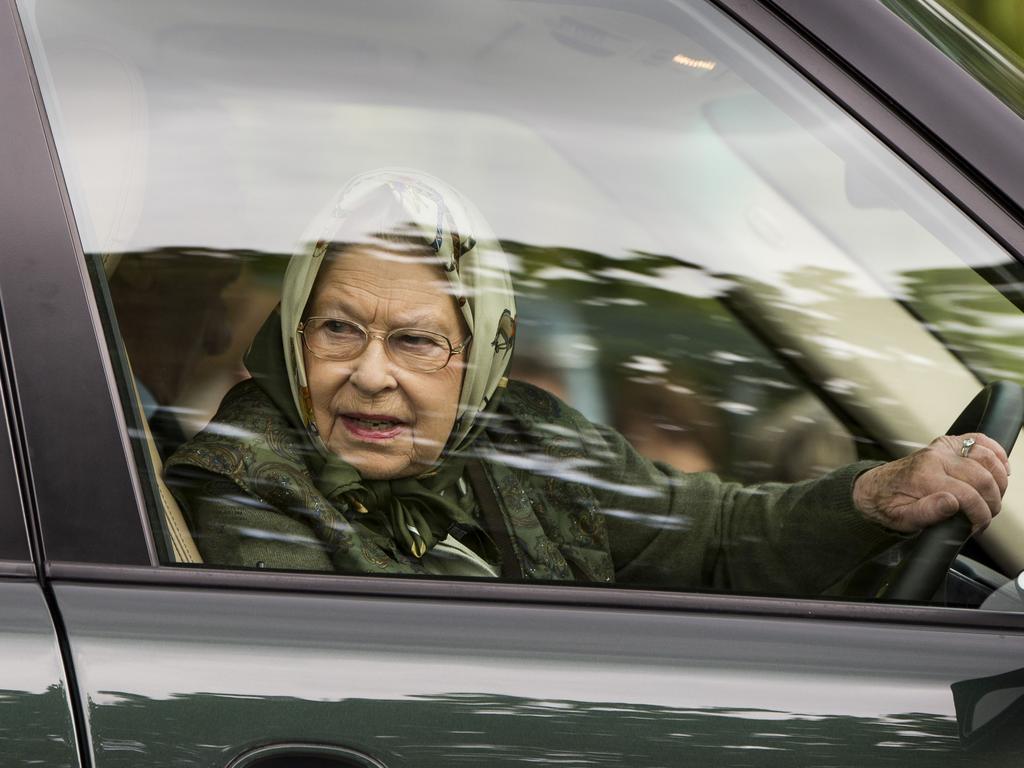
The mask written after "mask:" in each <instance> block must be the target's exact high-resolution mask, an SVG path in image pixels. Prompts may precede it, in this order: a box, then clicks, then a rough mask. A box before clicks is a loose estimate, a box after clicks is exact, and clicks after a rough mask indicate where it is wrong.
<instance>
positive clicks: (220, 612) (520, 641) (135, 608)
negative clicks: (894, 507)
mask: <svg viewBox="0 0 1024 768" xmlns="http://www.w3.org/2000/svg"><path fill="white" fill-rule="evenodd" d="M58 597H59V599H60V600H61V604H62V606H63V609H62V610H63V612H64V615H65V620H66V621H67V622H68V625H69V628H70V630H69V631H71V632H72V635H73V637H74V638H75V641H74V643H73V652H74V654H75V661H76V668H77V669H78V670H79V671H80V682H81V685H82V687H83V690H86V691H88V692H89V695H90V696H91V697H92V698H93V700H94V701H96V702H97V703H111V702H114V701H116V700H117V699H118V698H119V696H120V694H122V693H124V694H138V695H142V696H146V697H149V698H157V699H166V698H168V697H172V696H173V695H174V694H176V693H190V692H210V693H224V694H230V695H240V696H246V695H253V696H295V697H298V698H302V699H307V700H313V701H316V700H339V699H352V698H368V699H404V698H409V697H416V696H431V695H438V696H440V695H444V694H446V693H451V692H458V691H462V692H478V693H484V694H488V695H494V696H510V697H523V698H529V699H537V700H551V701H578V702H584V703H606V704H609V705H614V704H620V705H624V706H628V705H640V704H644V705H652V706H665V707H673V708H678V709H696V708H709V707H721V708H726V709H735V710H765V711H772V712H779V713H790V714H786V715H780V716H784V717H790V716H810V717H817V716H829V715H848V716H865V717H879V716H885V715H889V714H893V713H899V712H924V713H932V714H936V715H942V716H952V715H953V703H952V697H951V694H950V689H949V685H950V684H951V683H952V682H954V681H955V680H956V679H961V678H968V677H982V676H986V675H991V674H993V673H995V672H1001V671H1005V670H1006V669H1007V668H1012V667H1013V666H1014V665H1013V663H1012V661H1013V657H1012V656H1011V645H1010V639H1008V638H1006V637H1002V638H1000V637H999V636H996V635H991V636H989V635H985V634H983V633H964V632H952V631H949V630H940V629H934V630H928V629H917V630H914V629H909V628H901V627H895V626H885V625H856V624H843V625H841V626H840V625H839V624H827V623H821V622H803V621H785V620H777V619H770V618H766V617H760V618H753V617H752V618H749V619H738V618H727V617H718V618H715V617H709V616H696V615H685V614H654V613H637V614H635V615H631V616H628V615H624V614H622V613H618V612H615V611H603V610H599V609H582V608H578V609H565V608H562V609H559V608H554V607H547V608H545V607H535V608H528V607H516V606H512V605H508V606H496V605H491V606H487V605H485V604H482V603H457V602H453V603H447V604H440V603H437V602H436V601H433V600H422V601H419V600H402V599H395V600H376V599H371V598H356V597H342V596H300V595H289V596H273V595H258V594H256V595H254V594H249V595H246V594H244V593H240V592H239V593H235V594H233V595H231V596H230V597H228V596H227V595H226V593H222V592H198V591H189V592H186V591H174V590H158V589H152V588H151V589H146V590H141V591H137V590H126V589H110V588H83V587H74V588H71V587H64V588H61V589H60V590H59V595H58ZM183 617H187V619H186V618H183ZM840 632H841V634H840ZM967 648H970V649H971V652H970V653H967V652H965V649H967ZM1018 661H1019V660H1018Z"/></svg>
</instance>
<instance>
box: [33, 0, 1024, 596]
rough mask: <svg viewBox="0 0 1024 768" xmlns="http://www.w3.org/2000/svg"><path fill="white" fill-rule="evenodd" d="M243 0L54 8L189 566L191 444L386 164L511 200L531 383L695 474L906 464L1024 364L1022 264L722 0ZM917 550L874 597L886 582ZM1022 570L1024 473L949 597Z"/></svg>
mask: <svg viewBox="0 0 1024 768" xmlns="http://www.w3.org/2000/svg"><path fill="white" fill-rule="evenodd" d="M99 5H100V6H102V4H99ZM112 7H113V4H111V8H112ZM219 8H220V10H219V11H217V12H212V11H211V10H210V9H209V8H207V7H206V6H205V4H202V3H180V4H174V5H169V6H166V7H163V8H161V9H159V12H154V9H153V8H149V9H147V11H146V14H145V15H143V14H141V12H139V15H138V16H133V15H132V14H133V11H132V9H130V8H128V9H126V8H123V7H121V6H118V9H119V10H118V12H119V13H125V14H128V15H129V16H130V17H131V18H130V19H129V21H130V23H128V22H126V23H125V24H124V26H123V27H122V26H117V25H109V24H104V23H102V13H99V14H97V13H96V11H95V9H93V11H92V14H91V15H89V16H86V15H84V14H83V13H82V12H80V11H78V10H76V9H75V7H74V4H73V3H69V4H67V7H64V8H60V6H59V4H53V5H48V6H46V7H45V8H44V7H40V8H39V9H38V13H39V14H47V17H46V18H40V19H38V20H37V27H38V29H39V30H42V32H41V33H40V34H42V35H43V36H44V37H43V39H41V40H40V41H38V45H39V47H40V48H41V49H42V50H44V51H45V52H46V60H45V61H44V62H38V63H37V66H38V67H39V69H40V71H42V72H45V73H46V77H47V78H48V83H47V84H46V88H44V92H46V93H49V94H55V95H53V96H51V97H50V101H49V102H48V103H47V109H48V111H49V114H50V115H51V119H52V121H53V123H54V125H55V141H56V144H57V148H58V153H59V155H60V160H61V165H62V169H63V172H64V176H65V179H66V181H67V183H68V187H69V192H70V194H71V198H72V204H73V207H74V209H75V211H76V215H77V225H78V228H79V232H80V236H81V238H82V242H83V248H84V250H85V253H86V259H87V261H88V265H89V270H90V277H91V280H92V286H93V290H94V293H95V296H96V303H97V306H98V308H99V310H100V315H101V318H102V320H103V323H104V331H105V339H106V342H107V345H108V348H109V350H110V356H111V361H112V364H113V366H114V369H115V373H116V378H117V381H118V385H119V387H120V395H121V398H122V402H123V408H124V413H125V419H126V422H127V423H128V424H129V425H130V427H131V428H132V429H133V431H132V433H131V436H132V438H133V448H134V458H135V460H136V463H137V465H138V467H139V474H140V482H141V484H142V485H143V486H144V490H145V492H146V494H147V496H148V498H149V500H150V502H151V504H152V506H153V509H152V510H151V515H152V517H151V519H152V522H153V523H154V530H155V531H156V532H157V536H158V539H160V541H159V542H158V550H159V551H160V552H161V554H162V556H163V558H164V559H165V562H166V563H167V564H192V565H195V564H199V563H201V557H200V555H199V552H198V550H197V548H196V546H195V543H194V542H193V541H192V537H191V535H190V533H189V530H188V525H187V523H186V520H185V517H184V515H182V512H181V510H180V509H179V508H178V505H177V503H176V502H175V500H174V498H173V496H172V495H171V494H170V492H169V491H168V490H167V487H166V485H165V484H164V482H163V479H162V474H161V467H162V462H163V461H164V460H166V458H167V457H168V456H169V455H170V454H171V453H173V451H174V450H175V449H176V448H177V447H178V446H179V445H180V444H181V443H183V442H184V441H185V440H186V439H188V438H189V437H191V436H192V435H194V434H195V433H196V432H198V431H199V430H201V429H203V428H204V427H205V426H206V424H207V423H208V422H209V421H210V419H211V418H212V417H213V415H214V413H215V412H216V408H217V405H218V403H219V402H220V399H221V398H222V397H223V395H224V394H225V393H226V392H227V391H228V389H230V387H231V386H233V385H234V384H236V383H238V382H239V381H241V380H243V379H244V378H246V377H247V376H248V373H247V371H246V370H245V368H244V365H243V363H242V357H243V355H244V353H245V350H246V348H247V346H248V343H249V341H250V340H251V339H252V337H253V336H254V335H255V333H256V331H257V330H258V329H259V327H260V325H261V324H262V322H263V320H264V319H265V317H266V316H267V314H268V313H269V312H270V311H271V310H272V309H273V307H274V306H275V305H276V303H277V293H278V290H279V285H280V280H281V276H282V274H283V269H284V265H285V264H286V262H287V259H288V258H289V254H290V253H291V251H292V248H293V246H294V241H295V238H296V237H297V236H298V235H299V234H300V233H301V232H302V230H303V224H304V221H305V220H306V219H308V218H312V217H313V216H314V214H316V212H317V210H318V208H319V207H320V206H322V205H323V204H324V201H326V200H327V199H329V197H330V193H331V191H332V190H333V189H334V188H336V187H338V186H340V185H342V184H343V183H344V182H345V180H346V179H347V178H348V177H350V176H352V175H354V174H355V173H358V172H361V171H363V170H366V169H367V168H372V167H376V166H402V167H413V168H419V169H423V170H426V171H428V172H431V173H435V174H436V175H438V176H440V177H442V178H444V179H446V180H447V181H449V182H451V183H452V184H453V185H454V186H456V187H458V188H460V189H462V190H463V191H464V192H465V193H466V194H467V196H468V197H470V198H471V199H473V200H474V201H475V202H476V204H477V206H478V207H479V208H480V209H481V210H482V211H483V212H484V214H485V216H487V218H488V219H489V220H490V222H491V224H492V226H493V228H494V230H495V231H496V233H497V235H498V237H499V239H500V241H501V245H502V247H503V248H504V249H505V251H506V252H507V253H508V254H509V256H510V258H511V260H512V263H513V265H514V269H515V275H514V278H515V281H516V287H517V291H518V294H519V298H518V301H519V313H520V334H519V336H518V338H517V349H516V357H515V361H514V368H513V370H512V377H513V378H522V379H524V380H527V381H531V382H533V383H536V384H537V385H538V386H542V387H544V388H546V389H548V390H549V391H551V392H553V393H555V394H557V395H558V396H559V397H561V398H563V399H564V400H565V401H566V402H568V403H569V404H571V405H573V406H574V407H576V408H577V409H579V410H580V411H581V412H582V413H584V415H585V416H587V417H588V418H590V419H592V420H594V421H597V422H601V423H607V424H609V425H611V426H613V427H615V428H616V429H618V430H619V431H620V432H622V433H623V434H624V435H626V437H627V438H628V439H629V440H630V441H631V442H633V444H634V445H635V446H636V447H637V448H638V450H640V451H641V453H644V454H645V455H647V456H648V457H650V458H652V459H655V460H658V461H663V462H665V463H667V464H669V465H671V466H674V467H675V468H677V469H680V470H682V471H704V470H709V471H714V472H717V473H718V474H720V475H722V476H723V477H725V478H727V479H732V480H737V481H741V482H744V483H754V482H763V481H774V480H779V481H786V482H793V481H797V480H801V479H805V478H810V477H815V476H818V475H820V474H823V473H824V472H826V471H828V470H829V469H831V468H834V467H837V466H841V465H843V464H846V463H849V462H852V461H855V460H858V459H866V458H870V459H888V458H894V457H898V456H902V455H905V454H906V453H908V452H910V451H912V450H915V449H916V448H918V447H921V446H923V445H925V444H927V443H928V442H929V441H930V440H931V439H932V438H934V437H935V436H937V435H940V434H943V433H945V432H946V430H947V429H948V428H949V426H950V425H951V424H952V423H953V421H954V419H955V418H956V416H957V415H958V414H959V413H960V411H961V409H962V408H963V407H964V406H966V405H967V403H968V402H970V401H971V399H972V398H973V397H974V396H975V395H976V394H977V393H978V391H979V390H980V389H981V387H982V386H983V385H984V384H985V383H988V382H990V381H994V380H1008V381H1011V382H1016V383H1020V384H1024V368H1022V366H1021V352H1020V349H1021V348H1022V347H1021V343H1020V342H1021V341H1022V340H1024V311H1022V307H1024V297H1022V294H1021V289H1020V286H1021V285H1024V283H1022V282H1021V274H1020V271H1021V270H1020V268H1019V265H1016V264H1015V263H1011V260H1010V258H1009V257H1008V256H1007V255H1006V254H1005V253H1004V252H1003V251H1002V250H1001V249H1000V248H999V247H998V245H997V244H995V243H994V242H993V241H992V240H991V239H990V238H989V237H988V236H987V235H986V234H985V233H984V232H983V231H982V230H980V229H979V228H978V227H977V226H976V225H974V224H973V223H972V222H971V221H970V220H968V219H967V218H966V216H964V215H963V214H962V213H961V212H959V211H958V210H956V209H954V207H953V206H952V205H951V204H950V203H949V202H948V201H947V200H945V199H944V198H943V197H942V196H941V195H940V194H939V193H938V192H937V191H936V190H935V189H934V188H932V187H931V186H930V185H929V184H928V183H927V182H925V181H924V180H923V179H922V178H921V177H919V176H918V175H917V174H916V173H915V171H913V169H911V168H909V167H907V166H906V165H905V164H904V163H903V162H902V161H901V160H899V158H897V157H896V156H895V155H894V154H893V153H892V152H891V151H890V150H889V149H888V148H887V147H886V146H885V145H884V144H883V143H882V142H880V141H879V140H878V139H876V138H875V137H874V136H873V135H871V134H870V133H868V132H867V131H866V130H865V129H864V128H863V127H862V126H860V125H859V124H857V123H856V122H854V121H853V120H852V119H851V118H849V117H848V116H847V115H846V114H845V113H843V112H842V111H841V110H840V109H839V108H838V107H836V106H835V105H834V104H832V103H831V102H829V101H828V99H827V98H825V97H824V96H823V95H821V94H819V93H817V92H814V91H812V90H811V89H810V88H809V87H808V86H807V84H806V83H805V82H803V81H801V80H799V78H797V77H796V76H795V75H794V74H793V73H791V72H790V71H788V70H787V69H786V67H785V65H784V64H782V63H781V62H780V61H778V60H777V59H775V58H774V57H773V56H771V55H770V54H769V53H768V52H767V51H766V50H764V49H762V48H760V47H759V46H758V45H755V44H754V41H753V40H752V38H750V37H749V36H748V35H746V33H744V32H743V31H742V30H740V29H738V28H736V27H734V26H732V25H731V24H729V23H727V21H726V20H724V19H723V18H721V17H719V16H717V15H716V14H715V13H714V12H713V11H712V10H711V9H708V8H704V7H700V6H697V5H696V4H693V5H691V4H681V5H676V4H664V5H659V6H648V7H646V8H645V9H643V10H637V11H635V12H630V11H624V10H611V9H607V8H602V7H585V6H580V5H577V4H572V3H566V4H564V5H558V4H547V5H543V6H534V5H532V4H529V3H522V4H518V3H502V4H500V5H494V6H493V7H492V6H490V5H489V4H487V3H481V4H479V6H478V7H474V8H473V9H467V8H466V7H463V6H460V12H461V13H462V14H463V17H464V18H465V20H466V24H465V28H466V29H471V30H472V34H471V35H469V38H470V40H471V43H465V42H464V41H465V29H463V30H462V31H459V30H454V29H451V28H450V27H449V26H448V25H447V24H446V23H444V21H443V14H439V15H438V16H437V17H434V16H432V15H431V14H428V13H426V12H425V11H423V10H421V9H419V8H416V7H413V6H405V5H401V4H398V5H396V4H394V3H378V4H368V5H366V6H361V9H362V10H361V11H360V14H361V16H360V30H361V32H360V34H358V35H356V34H355V33H350V32H346V28H345V27H343V26H341V25H337V24H330V23H328V22H329V21H330V14H331V13H332V11H331V9H330V8H329V7H325V8H324V9H323V10H322V18H320V19H318V18H317V17H316V15H315V14H306V15H304V16H302V17H301V18H298V17H296V18H292V17H288V16H287V14H286V12H285V11H284V10H283V9H281V8H279V7H278V6H275V5H273V4H264V3H258V4H253V5H252V7H251V8H250V9H249V10H248V11H247V13H246V17H247V19H248V20H247V21H245V22H242V21H241V20H240V19H239V18H238V16H236V12H237V9H236V8H233V6H232V4H231V3H226V4H224V5H223V6H219ZM200 10H201V11H202V13H200ZM111 12H112V11H111ZM396 13H403V14H406V15H408V14H415V15H416V16H417V18H416V21H417V23H406V24H403V25H393V24H389V23H388V22H389V19H390V18H392V17H393V15H394V14H396ZM128 28H130V29H132V30H133V33H132V34H131V35H127V34H125V33H124V31H123V30H124V29H128ZM269 30H274V32H273V34H271V33H270V32H269ZM454 37H458V38H459V42H458V44H456V43H454V42H452V43H450V44H449V43H445V44H440V43H435V44H433V45H430V44H428V41H432V40H433V41H448V40H449V39H450V38H454ZM524 47H526V48H528V49H529V50H530V51H531V56H530V57H523V56H521V55H520V53H519V52H520V51H521V50H523V49H524ZM271 54H273V55H271ZM338 72H345V73H346V76H345V77H339V76H338V75H337V73H338ZM455 83H458V85H456V84H455ZM1011 463H1012V466H1013V469H1014V474H1015V475H1020V476H1022V477H1024V459H1022V458H1021V455H1020V454H1015V455H1013V456H1011ZM794 556H797V557H798V556H799V553H794ZM898 559H899V553H889V554H887V555H886V557H885V558H883V559H882V560H881V561H880V562H879V563H878V564H877V569H876V570H875V571H874V572H873V573H872V574H868V575H865V574H860V575H859V576H856V577H851V580H850V582H849V583H848V584H846V585H845V587H844V589H846V590H847V593H846V594H848V595H850V596H858V597H862V598H863V597H872V596H873V595H874V594H875V590H876V589H877V588H878V586H879V581H880V579H882V578H883V573H884V571H886V570H887V569H889V568H890V567H891V566H892V565H893V563H894V562H895V561H896V560H898ZM1022 569H1024V485H1022V484H1020V483H1019V482H1017V483H1014V482H1011V484H1010V488H1009V491H1008V492H1007V494H1006V497H1005V500H1004V506H1003V512H1002V513H1001V514H1000V516H999V517H998V518H997V520H996V521H995V522H994V523H993V525H992V526H991V527H990V529H989V530H987V531H986V532H985V533H984V534H982V535H981V536H980V537H978V539H977V540H976V542H974V543H972V544H970V545H969V546H968V548H967V549H965V550H964V553H963V554H962V555H961V556H960V558H959V559H958V561H957V564H956V566H955V567H954V570H953V576H951V577H950V580H949V581H947V584H946V585H945V586H944V587H943V588H942V589H940V590H939V593H938V594H936V595H935V596H934V597H933V598H932V599H933V600H934V601H935V602H937V603H944V604H949V605H969V606H981V605H982V604H983V603H984V602H985V600H986V599H987V598H988V597H989V595H991V594H992V593H994V592H996V590H998V589H999V588H1000V587H1002V586H1003V585H1004V584H1006V583H1007V580H1008V579H1012V578H1013V577H1015V576H1016V574H1017V573H1019V572H1020V571H1021V570H1022Z"/></svg>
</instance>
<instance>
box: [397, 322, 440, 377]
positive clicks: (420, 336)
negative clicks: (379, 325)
mask: <svg viewBox="0 0 1024 768" xmlns="http://www.w3.org/2000/svg"><path fill="white" fill-rule="evenodd" d="M451 351H452V348H451V344H449V343H448V339H446V338H445V337H444V336H441V335H439V334H436V333H430V331H419V330H415V329H412V328H401V329H399V330H397V331H394V332H392V333H391V334H390V335H389V336H388V352H389V353H390V354H391V359H392V360H394V361H395V362H396V363H398V364H399V365H401V366H402V367H404V368H408V369H410V370H413V371H436V370H437V369H438V368H443V367H444V366H445V365H446V364H447V363H448V359H449V358H450V357H451Z"/></svg>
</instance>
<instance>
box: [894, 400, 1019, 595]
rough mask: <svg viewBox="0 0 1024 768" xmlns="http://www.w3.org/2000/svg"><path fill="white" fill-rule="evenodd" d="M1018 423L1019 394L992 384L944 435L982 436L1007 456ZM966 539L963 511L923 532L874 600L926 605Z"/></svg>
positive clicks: (968, 527) (968, 525) (968, 532)
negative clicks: (974, 434)
mask: <svg viewBox="0 0 1024 768" xmlns="http://www.w3.org/2000/svg"><path fill="white" fill-rule="evenodd" d="M1022 423H1024V389H1022V388H1021V386H1020V385H1019V384H1014V383H1012V382H1009V381H993V382H991V383H990V384H987V385H986V386H985V388H984V389H982V390H981V392H979V393H978V394H977V395H976V396H975V398H974V399H973V400H971V402H970V404H969V405H968V406H967V407H966V408H965V409H964V410H963V413H961V414H960V415H959V416H958V417H957V420H956V421H954V422H953V426H951V427H950V428H949V431H948V432H946V434H947V435H962V434H964V433H965V432H981V433H983V434H985V435H988V436H989V437H991V438H992V439H993V440H995V441H996V442H997V443H999V444H1000V445H1001V446H1003V449H1004V450H1005V451H1006V453H1007V454H1009V453H1010V451H1011V450H1012V449H1013V444H1014V442H1016V440H1017V435H1018V434H1019V433H1020V429H1021V425H1022ZM970 535H971V523H970V521H969V520H968V519H967V516H966V515H964V514H963V513H962V512H957V513H956V514H955V515H954V516H953V517H951V518H950V519H949V520H944V521H943V522H941V523H937V524H936V525H933V526H932V527H931V528H928V529H926V530H924V531H922V532H921V535H920V536H918V537H917V539H915V540H914V542H913V543H912V544H911V547H910V549H909V550H908V551H907V553H906V554H905V556H904V559H903V565H902V566H901V567H899V568H897V569H896V570H895V571H894V573H893V575H892V577H891V578H890V579H889V581H888V583H887V584H886V586H884V587H883V588H882V589H881V591H880V593H879V596H880V597H882V598H884V599H886V600H907V601H924V600H930V599H931V598H932V596H933V595H934V594H935V593H936V592H937V591H938V589H939V587H940V586H941V585H942V583H943V581H944V580H945V578H946V571H947V570H949V566H950V565H951V564H952V563H953V560H955V559H956V556H957V554H958V553H959V552H960V548H961V547H962V546H963V545H964V542H965V541H967V539H968V538H969V537H970Z"/></svg>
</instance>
